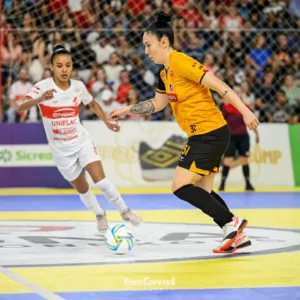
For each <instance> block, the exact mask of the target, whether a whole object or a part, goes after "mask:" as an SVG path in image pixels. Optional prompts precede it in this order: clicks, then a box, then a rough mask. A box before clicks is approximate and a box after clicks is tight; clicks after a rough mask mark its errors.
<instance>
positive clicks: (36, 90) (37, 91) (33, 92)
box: [26, 83, 43, 99]
mask: <svg viewBox="0 0 300 300" xmlns="http://www.w3.org/2000/svg"><path fill="white" fill-rule="evenodd" d="M42 94H43V92H42V86H41V84H39V83H37V84H35V85H34V86H33V87H32V88H31V89H30V91H29V92H28V93H27V95H26V97H28V98H32V99H37V98H39V97H41V96H42Z"/></svg>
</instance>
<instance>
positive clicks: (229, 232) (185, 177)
mask: <svg viewBox="0 0 300 300" xmlns="http://www.w3.org/2000/svg"><path fill="white" fill-rule="evenodd" d="M228 134H229V132H228ZM224 135H225V137H224ZM227 144H228V139H227V128H222V129H219V130H216V131H214V132H212V133H209V134H207V135H201V136H195V137H192V138H190V139H189V141H188V144H187V145H186V147H185V148H184V150H183V151H182V154H181V158H180V161H179V164H178V166H177V168H176V171H175V175H174V179H173V185H172V191H173V193H174V194H175V195H176V196H177V197H178V198H180V199H182V200H184V201H186V202H188V203H190V204H192V205H193V206H196V207H197V208H199V209H200V210H202V211H203V212H204V213H205V214H207V215H209V216H210V217H211V218H213V219H214V220H218V222H219V224H220V227H222V228H223V227H225V225H227V226H226V231H225V232H224V239H223V240H222V242H221V246H220V248H221V249H222V250H224V249H227V248H229V247H230V246H231V244H232V243H233V241H234V238H235V237H236V235H237V234H239V233H240V232H242V231H243V229H244V228H245V226H246V225H247V220H244V219H242V218H238V217H236V216H234V215H233V214H232V213H231V212H230V211H229V210H228V209H227V208H225V207H224V206H223V205H222V204H220V203H219V202H218V201H217V200H216V199H215V198H214V197H213V196H212V195H211V194H210V192H208V191H207V190H205V189H204V188H202V187H200V186H199V184H200V183H199V182H201V180H203V177H204V176H207V175H209V174H210V173H211V172H212V171H217V170H218V168H215V167H214V165H215V163H216V159H220V157H221V156H222V155H223V153H224V151H225V149H226V148H227ZM197 185H198V186H197Z"/></svg>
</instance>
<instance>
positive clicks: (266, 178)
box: [215, 124, 295, 187]
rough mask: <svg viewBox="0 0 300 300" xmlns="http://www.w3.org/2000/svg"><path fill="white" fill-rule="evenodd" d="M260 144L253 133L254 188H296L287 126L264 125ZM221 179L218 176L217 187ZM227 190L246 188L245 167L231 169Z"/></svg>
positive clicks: (260, 132) (251, 176) (251, 135)
mask: <svg viewBox="0 0 300 300" xmlns="http://www.w3.org/2000/svg"><path fill="white" fill-rule="evenodd" d="M258 133H259V137H260V142H259V144H256V143H255V134H254V132H251V131H249V134H250V143H251V144H250V158H249V162H250V164H249V165H250V179H251V182H252V183H253V185H254V187H272V186H273V187H275V186H276V187H288V186H292V187H293V186H295V185H294V176H293V168H292V160H291V150H290V139H289V131H288V125H286V124H260V126H259V128H258ZM220 179H221V176H216V180H215V187H219V182H220ZM226 186H227V187H244V186H245V180H244V176H243V171H242V167H241V166H238V167H236V168H234V169H231V170H230V172H229V175H228V179H227V181H226Z"/></svg>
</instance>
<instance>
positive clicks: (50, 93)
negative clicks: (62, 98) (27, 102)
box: [40, 89, 56, 102]
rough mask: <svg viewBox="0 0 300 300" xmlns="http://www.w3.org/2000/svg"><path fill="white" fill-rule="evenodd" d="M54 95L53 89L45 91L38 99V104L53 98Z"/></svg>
mask: <svg viewBox="0 0 300 300" xmlns="http://www.w3.org/2000/svg"><path fill="white" fill-rule="evenodd" d="M54 93H56V90H55V89H52V90H48V91H46V92H45V93H44V94H43V95H42V96H41V98H40V102H42V101H47V100H50V99H52V98H53V97H54Z"/></svg>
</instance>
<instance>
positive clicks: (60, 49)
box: [50, 45, 72, 64]
mask: <svg viewBox="0 0 300 300" xmlns="http://www.w3.org/2000/svg"><path fill="white" fill-rule="evenodd" d="M59 54H67V55H70V56H71V53H70V52H69V51H68V50H67V49H66V48H65V47H64V46H62V45H56V46H55V47H54V48H53V52H52V54H51V58H50V62H51V64H53V61H54V58H55V56H57V55H59ZM71 58H72V56H71Z"/></svg>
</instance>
